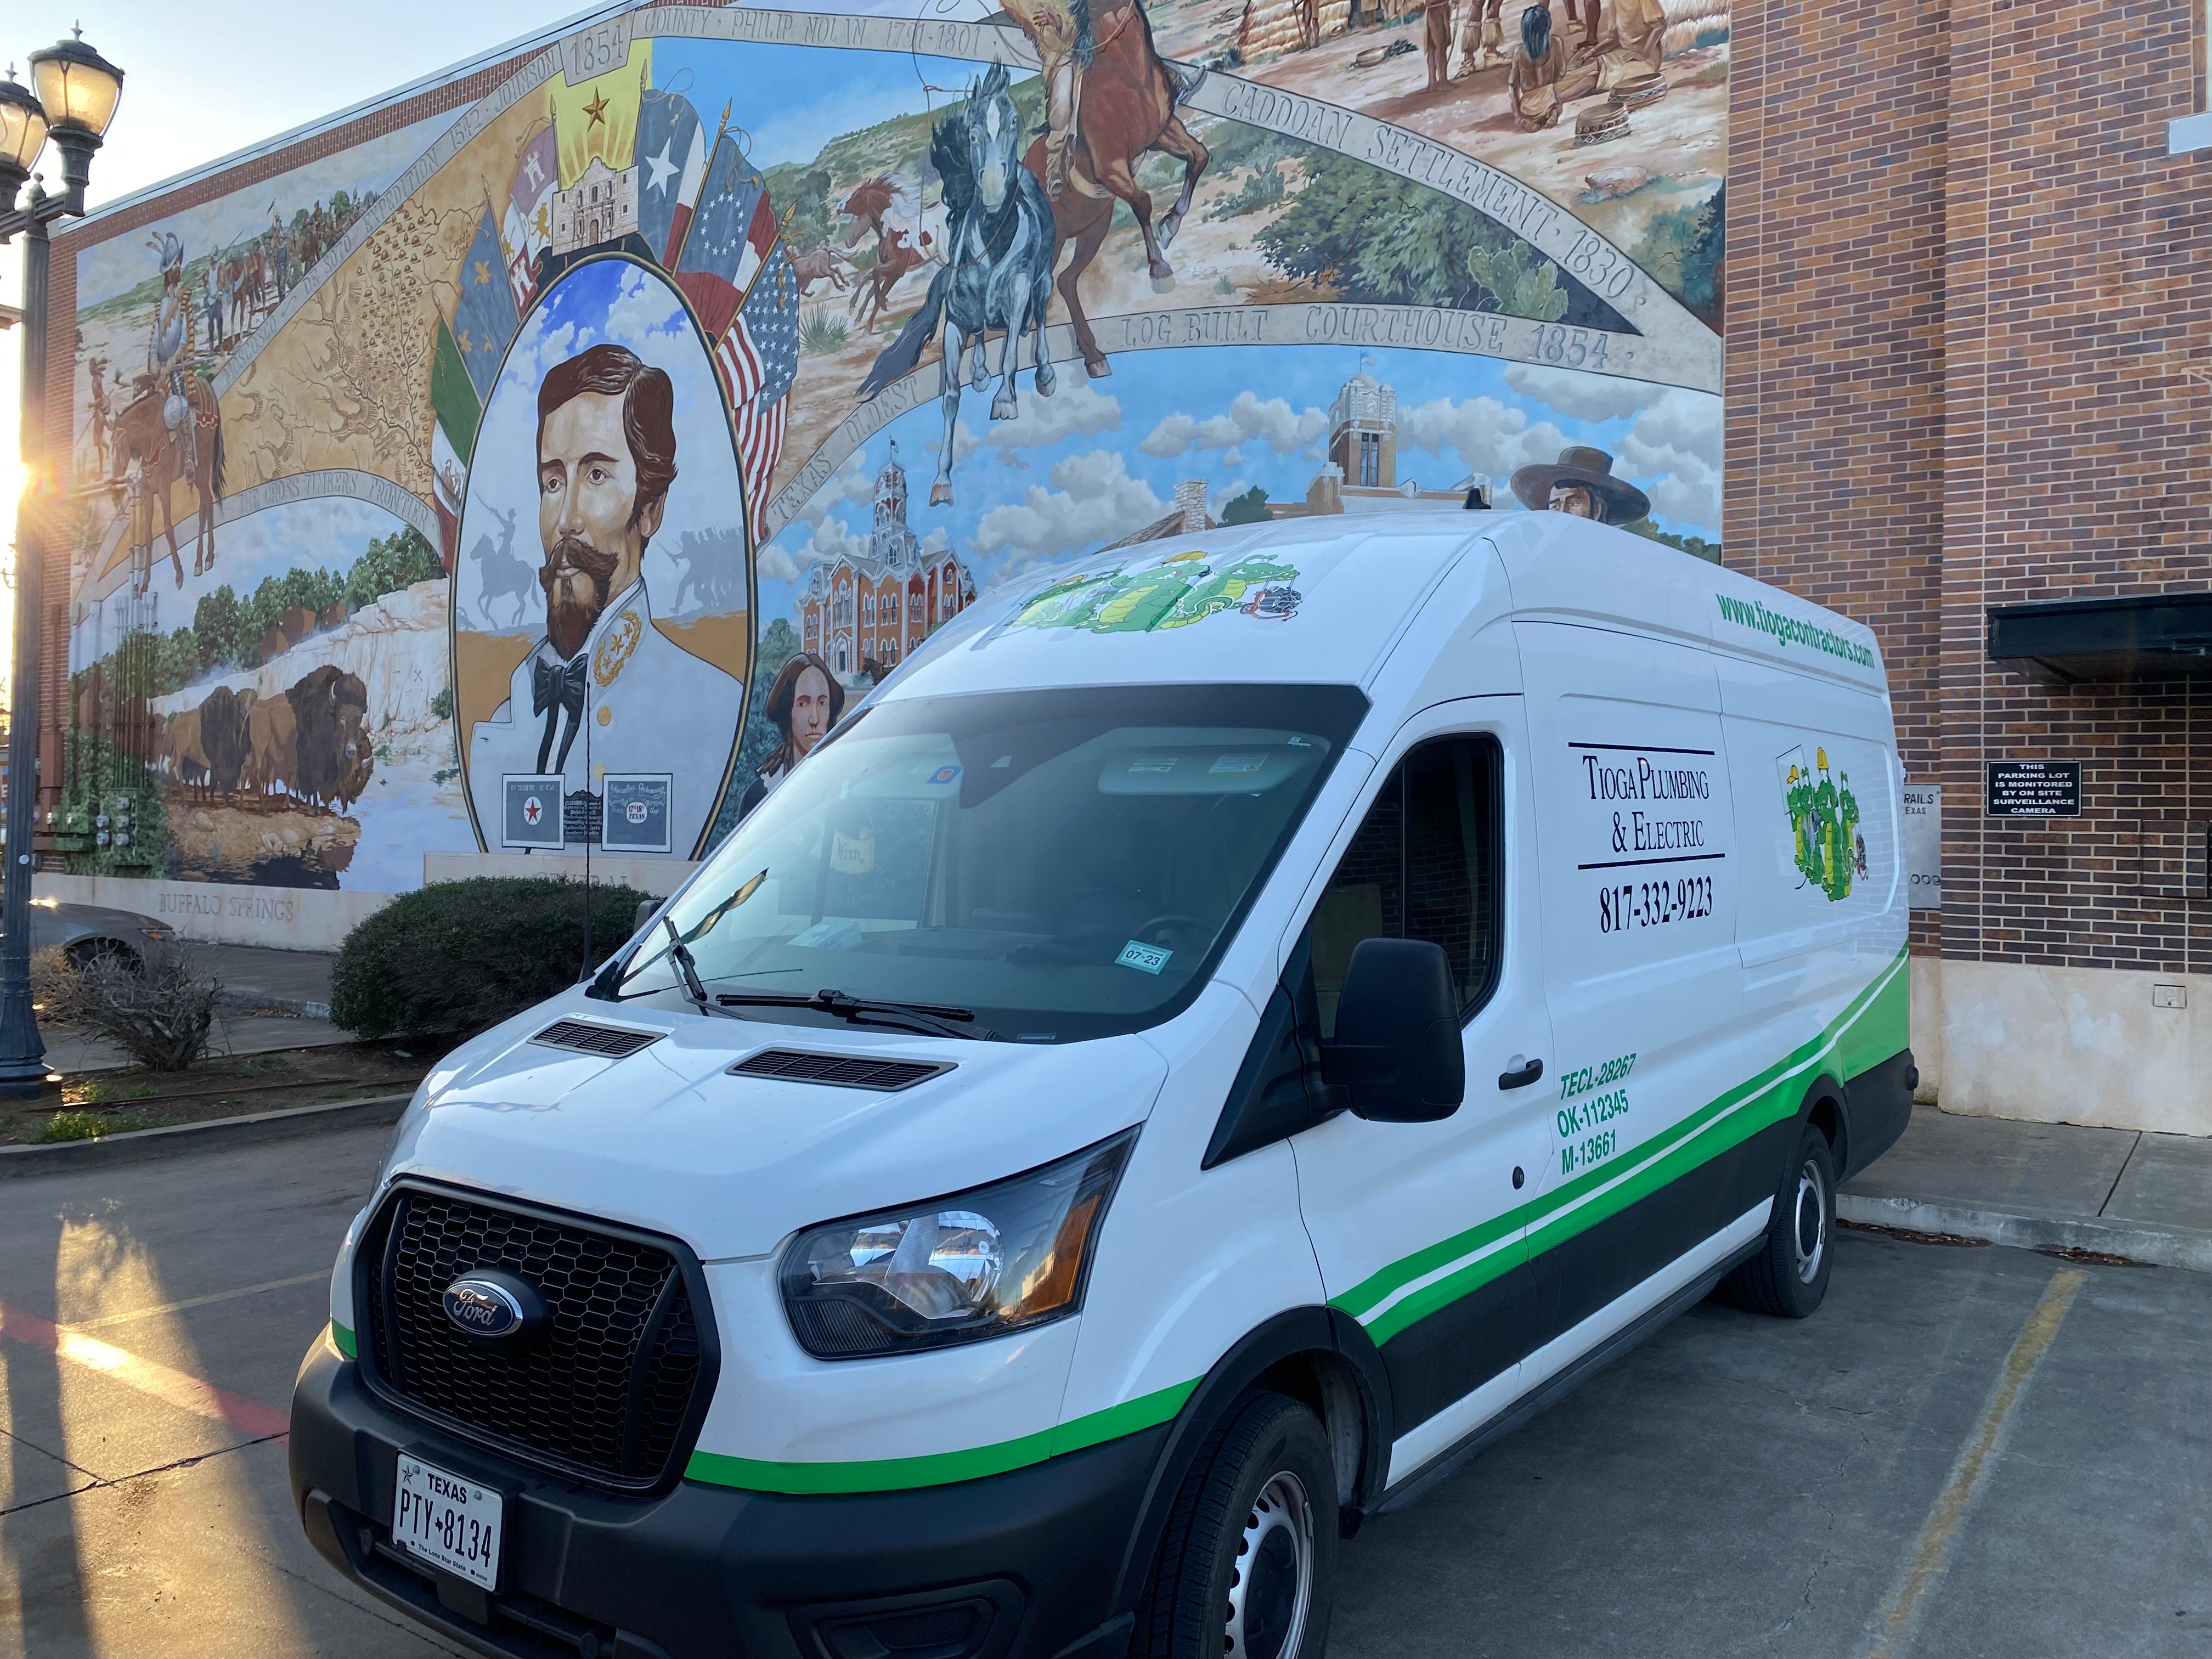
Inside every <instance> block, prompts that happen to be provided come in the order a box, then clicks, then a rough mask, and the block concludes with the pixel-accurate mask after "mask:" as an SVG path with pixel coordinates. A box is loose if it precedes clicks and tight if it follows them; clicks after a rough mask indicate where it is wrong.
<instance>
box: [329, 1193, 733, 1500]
mask: <svg viewBox="0 0 2212 1659" xmlns="http://www.w3.org/2000/svg"><path fill="white" fill-rule="evenodd" d="M361 1261H362V1290H363V1293H364V1299H365V1302H366V1304H367V1308H368V1314H369V1317H368V1321H367V1324H368V1337H369V1340H368V1344H367V1346H366V1348H365V1350H364V1356H363V1357H364V1358H366V1359H367V1360H368V1374H369V1376H370V1378H371V1380H372V1381H373V1383H375V1384H376V1385H377V1386H378V1387H379V1389H380V1391H382V1392H385V1393H387V1394H389V1395H392V1396H394V1398H395V1401H396V1403H398V1404H401V1405H403V1406H404V1407H411V1408H413V1409H415V1410H416V1411H417V1412H418V1413H421V1414H422V1415H424V1416H427V1417H429V1418H431V1419H434V1420H436V1421H438V1422H441V1423H442V1424H444V1425H447V1426H450V1427H452V1428H453V1429H455V1430H457V1431H459V1432H461V1433H462V1434H464V1435H465V1436H466V1437H470V1438H473V1439H476V1440H478V1441H480V1442H482V1443H484V1444H486V1445H488V1446H490V1447H491V1448H493V1449H496V1450H499V1451H502V1452H505V1453H507V1454H508V1455H513V1456H514V1457H516V1458H518V1459H520V1460H521V1461H523V1462H532V1463H538V1464H543V1465H545V1466H547V1467H549V1468H554V1469H556V1470H558V1471H560V1472H562V1473H563V1474H569V1475H572V1476H576V1477H580V1478H582V1479H585V1480H591V1481H592V1482H593V1483H595V1484H599V1485H604V1486H616V1487H622V1488H631V1489H638V1488H647V1487H652V1486H657V1485H659V1484H661V1483H662V1482H663V1481H665V1480H672V1479H673V1478H674V1475H675V1473H676V1466H677V1465H678V1463H679V1462H680V1461H681V1459H682V1458H683V1457H684V1455H688V1453H689V1451H690V1445H689V1441H690V1437H691V1436H692V1435H693V1434H695V1433H696V1420H695V1419H696V1415H697V1413H696V1411H695V1409H694V1408H695V1407H703V1405H704V1403H705V1398H706V1393H707V1391H708V1389H711V1387H712V1378H711V1376H708V1375H707V1372H708V1368H709V1365H710V1364H711V1362H710V1360H709V1358H708V1353H707V1343H706V1342H705V1340H702V1329H701V1310H699V1309H697V1308H696V1307H695V1306H694V1298H695V1295H696V1288H695V1285H696V1281H695V1279H693V1277H692V1273H688V1272H687V1271H686V1264H685V1263H684V1262H683V1261H679V1260H678V1256H677V1255H676V1254H675V1252H674V1251H673V1249H671V1248H669V1247H667V1246H666V1245H665V1244H661V1243H655V1242H653V1240H652V1239H650V1238H648V1237H643V1236H639V1235H633V1234H630V1233H628V1232H626V1231H622V1230H619V1229H606V1230H604V1231H602V1230H601V1229H599V1228H597V1227H594V1226H592V1225H586V1224H583V1223H580V1222H576V1221H572V1220H569V1219H568V1218H563V1217H560V1216H557V1215H555V1214H552V1213H550V1212H542V1211H537V1210H534V1209H529V1208H526V1207H521V1206H508V1205H507V1204H505V1203H502V1202H494V1201H491V1200H483V1199H477V1198H474V1197H471V1196H464V1195H461V1194H455V1193H449V1192H446V1191H443V1190H441V1189H436V1188H426V1187H416V1186H412V1185H403V1186H402V1187H400V1188H398V1190H397V1191H396V1192H394V1194H392V1197H391V1198H390V1199H388V1200H386V1203H385V1205H384V1207H383V1209H382V1210H381V1211H380V1213H379V1215H378V1217H377V1218H376V1220H375V1222H374V1224H372V1225H371V1227H370V1229H369V1231H368V1234H367V1235H366V1236H365V1237H363V1239H362V1254H361ZM487 1267H496V1268H502V1269H504V1270H506V1271H507V1272H508V1273H515V1274H518V1275H520V1277H521V1278H523V1279H526V1280H528V1281H529V1282H530V1283H531V1284H532V1285H536V1286H537V1287H538V1291H539V1292H540V1293H541V1294H542V1295H543V1296H544V1299H545V1305H546V1311H547V1314H548V1317H547V1320H546V1322H545V1325H544V1328H543V1329H542V1330H539V1331H538V1332H535V1333H530V1334H523V1335H519V1336H516V1337H513V1338H501V1339H496V1340H489V1339H486V1338H483V1337H478V1336H474V1335H471V1334H469V1333H467V1332H465V1331H463V1330H462V1329H460V1328H459V1327H458V1326H456V1325H455V1324H454V1323H453V1322H452V1321H451V1320H450V1319H448V1318H447V1316H446V1311H445V1304H444V1297H445V1291H446V1287H447V1285H450V1284H452V1283H453V1280H454V1279H458V1278H459V1277H460V1276H461V1275H462V1274H464V1273H470V1272H472V1271H475V1270H478V1269H482V1268H487ZM694 1271H696V1269H695V1270H694Z"/></svg>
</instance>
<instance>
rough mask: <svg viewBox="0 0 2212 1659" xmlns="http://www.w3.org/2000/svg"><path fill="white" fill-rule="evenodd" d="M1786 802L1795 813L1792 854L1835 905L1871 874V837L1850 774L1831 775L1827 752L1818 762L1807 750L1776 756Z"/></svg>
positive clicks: (1821, 752)
mask: <svg viewBox="0 0 2212 1659" xmlns="http://www.w3.org/2000/svg"><path fill="white" fill-rule="evenodd" d="M1774 770H1775V773H1776V775H1778V777H1779V778H1780V779H1781V781H1782V799H1783V803H1784V805H1785V806H1787V807H1788V809H1789V811H1790V836H1791V839H1792V842H1794V845H1793V847H1792V849H1791V850H1792V852H1793V854H1795V859H1796V865H1797V868H1798V870H1799V872H1801V873H1802V875H1803V876H1804V878H1805V882H1806V885H1808V886H1809V887H1817V888H1819V889H1820V890H1821V891H1822V892H1824V893H1826V895H1827V896H1828V902H1830V903H1834V902H1837V901H1838V900H1839V899H1846V898H1849V897H1850V896H1851V882H1852V879H1853V878H1855V877H1857V876H1863V875H1864V874H1866V872H1867V853H1866V837H1865V836H1863V835H1861V834H1859V832H1858V829H1859V801H1858V797H1857V795H1854V794H1853V793H1851V775H1850V773H1848V772H1838V773H1837V774H1836V775H1835V776H1834V777H1833V778H1831V777H1830V776H1829V775H1828V751H1827V750H1826V749H1815V750H1814V751H1813V763H1812V764H1811V765H1809V766H1808V765H1807V764H1806V763H1805V751H1804V750H1802V748H1801V749H1791V750H1787V751H1785V752H1784V753H1783V754H1779V755H1777V756H1776V757H1774Z"/></svg>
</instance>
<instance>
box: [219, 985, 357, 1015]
mask: <svg viewBox="0 0 2212 1659" xmlns="http://www.w3.org/2000/svg"><path fill="white" fill-rule="evenodd" d="M222 1006H224V1007H226V1008H275V1009H278V1010H281V1011H282V1012H284V1013H288V1014H297V1015H299V1016H300V1017H301V1018H302V1019H328V1018H330V1017H331V1005H330V1004H329V1003H327V1002H309V1001H307V1000H305V999H304V998H301V997H264V996H257V995H255V994H253V993H252V992H250V991H225V992H224V993H223V994H222Z"/></svg>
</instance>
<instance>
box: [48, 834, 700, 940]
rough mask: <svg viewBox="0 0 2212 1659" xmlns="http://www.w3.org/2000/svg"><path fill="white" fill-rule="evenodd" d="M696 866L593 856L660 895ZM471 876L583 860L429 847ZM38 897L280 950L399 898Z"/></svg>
mask: <svg viewBox="0 0 2212 1659" xmlns="http://www.w3.org/2000/svg"><path fill="white" fill-rule="evenodd" d="M696 868H697V866H696V865H694V864H692V863H690V862H689V861H688V860H683V859H641V858H594V859H592V880H593V881H594V882H605V883H609V884H615V883H620V884H624V885H627V886H630V887H635V888H637V889H638V890H641V891H642V892H647V893H651V894H653V895H654V896H657V897H665V896H667V895H668V894H670V893H672V892H674V891H675V890H676V887H677V884H678V883H679V882H681V881H683V879H684V878H685V877H686V876H688V875H690V873H691V872H692V871H693V870H694V869H696ZM468 876H566V877H568V878H569V879H570V880H571V881H581V880H582V879H583V878H584V860H583V859H582V857H581V856H576V857H568V856H566V855H557V856H553V857H547V856H545V855H543V854H538V855H534V856H533V855H529V854H520V853H428V854H424V855H423V858H422V879H423V882H424V884H426V885H427V884H429V883H431V882H436V881H459V880H461V879H462V878H465V877H468ZM31 891H32V895H33V897H37V898H51V899H58V900H60V901H61V902H63V903H64V904H100V905H105V906H106V907H108V908H111V909H116V910H136V911H137V912H138V913H139V914H140V915H148V916H152V917H153V918H154V919H155V921H160V922H161V923H163V924H165V925H166V926H167V927H173V928H175V929H176V930H177V932H178V933H180V934H182V935H183V936H184V937H185V938H186V939H199V940H202V941H204V942H205V943H207V944H211V945H261V946H263V947H264V948H266V949H269V950H276V951H335V950H337V948H338V946H339V945H341V944H343V942H344V940H345V936H346V935H347V934H348V933H351V932H352V931H353V929H354V928H355V927H356V926H357V925H358V924H359V923H361V922H362V921H364V920H365V919H367V918H368V917H369V916H372V915H375V914H376V912H377V911H379V910H380V909H382V908H384V907H385V906H386V905H387V904H389V903H390V902H392V895H391V894H389V893H363V892H346V891H336V892H333V891H331V890H326V889H323V888H317V887H246V886H235V885H233V884H229V883H225V882H210V881H147V880H143V879H138V878H128V877H123V876H64V875H51V874H46V873H43V872H42V873H40V874H39V875H37V876H34V877H33V878H32V882H31Z"/></svg>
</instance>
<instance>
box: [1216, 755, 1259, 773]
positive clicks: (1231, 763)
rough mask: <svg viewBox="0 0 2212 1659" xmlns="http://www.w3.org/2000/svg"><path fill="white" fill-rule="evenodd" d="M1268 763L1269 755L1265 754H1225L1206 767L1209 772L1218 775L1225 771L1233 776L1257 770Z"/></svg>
mask: <svg viewBox="0 0 2212 1659" xmlns="http://www.w3.org/2000/svg"><path fill="white" fill-rule="evenodd" d="M1266 764H1267V757H1266V756H1265V755H1224V756H1222V757H1221V758H1220V759H1218V760H1217V761H1215V762H1214V763H1213V764H1212V765H1211V766H1209V767H1207V768H1206V770H1207V771H1208V772H1209V773H1212V774H1216V775H1218V774H1221V773H1228V774H1230V775H1232V776H1233V775H1239V774H1242V773H1246V772H1256V771H1258V770H1259V769H1261V767H1263V766H1265V765H1266Z"/></svg>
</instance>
